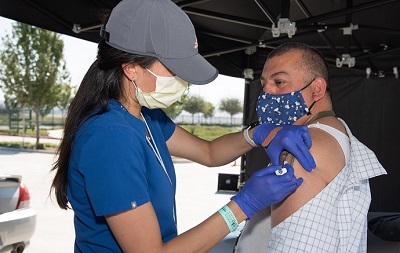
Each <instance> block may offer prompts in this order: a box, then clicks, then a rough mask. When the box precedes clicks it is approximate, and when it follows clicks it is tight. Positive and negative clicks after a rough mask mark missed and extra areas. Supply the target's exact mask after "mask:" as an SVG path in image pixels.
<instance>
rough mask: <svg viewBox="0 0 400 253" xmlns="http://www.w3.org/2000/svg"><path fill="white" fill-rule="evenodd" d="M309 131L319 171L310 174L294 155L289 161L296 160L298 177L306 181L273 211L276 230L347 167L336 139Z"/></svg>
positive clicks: (318, 132)
mask: <svg viewBox="0 0 400 253" xmlns="http://www.w3.org/2000/svg"><path fill="white" fill-rule="evenodd" d="M309 131H310V135H311V138H312V147H311V149H310V152H311V154H312V155H313V157H314V159H315V162H316V164H317V167H316V168H315V169H314V170H312V171H311V172H307V171H306V170H305V169H304V168H303V167H302V166H301V165H300V163H299V162H298V161H297V160H296V159H292V157H291V155H289V156H288V157H287V160H288V161H290V160H293V164H292V165H293V168H294V170H295V176H296V177H297V178H299V177H301V178H303V179H304V181H303V183H302V184H301V185H300V187H299V188H298V189H297V190H296V191H295V192H293V193H292V194H291V195H289V196H288V197H287V198H286V199H285V200H284V201H282V202H281V203H279V204H277V205H274V206H273V207H272V216H271V219H272V226H276V225H277V224H279V223H280V222H281V221H283V220H284V219H286V218H287V217H289V216H290V215H291V214H293V213H294V212H295V211H297V210H298V209H299V208H300V207H301V206H303V205H304V204H305V203H307V202H308V201H309V200H310V199H312V198H313V197H314V196H315V195H317V194H318V193H319V192H320V191H321V190H323V189H324V188H325V186H326V185H328V184H329V182H331V181H332V180H333V179H334V178H335V176H336V175H337V174H338V173H339V172H340V171H341V169H342V168H343V167H344V165H345V158H344V153H343V151H342V149H341V147H340V145H339V143H338V142H337V141H336V139H335V138H334V137H333V136H331V135H330V134H328V133H327V132H325V131H323V130H321V129H317V128H310V129H309Z"/></svg>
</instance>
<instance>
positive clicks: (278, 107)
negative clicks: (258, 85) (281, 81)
mask: <svg viewBox="0 0 400 253" xmlns="http://www.w3.org/2000/svg"><path fill="white" fill-rule="evenodd" d="M313 81H314V80H312V81H311V82H310V83H309V84H307V85H306V86H304V88H302V89H301V90H298V91H293V92H290V93H286V94H276V95H274V94H270V93H267V92H263V91H262V92H261V93H260V96H259V97H258V101H257V107H256V112H257V115H258V120H259V121H260V122H261V123H270V124H274V125H291V124H293V123H294V122H295V121H296V120H298V119H299V118H301V117H302V116H304V115H305V114H310V109H311V107H312V106H313V105H314V104H315V102H314V103H313V104H312V105H311V106H310V108H308V107H307V105H306V102H305V101H304V98H303V95H302V94H301V91H302V90H304V89H305V88H307V87H308V86H309V85H310V84H311V83H312V82H313Z"/></svg>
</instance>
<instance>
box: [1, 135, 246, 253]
mask: <svg viewBox="0 0 400 253" xmlns="http://www.w3.org/2000/svg"><path fill="white" fill-rule="evenodd" d="M60 137H61V131H52V132H51V134H50V138H42V139H41V141H40V142H41V143H47V142H51V143H56V144H57V143H59V142H60ZM22 138H23V141H26V142H35V141H36V139H35V138H30V137H19V136H4V135H0V141H10V140H11V141H22ZM54 161H55V154H54V153H52V152H48V151H45V152H37V151H31V150H26V149H13V148H0V168H1V172H2V173H8V174H19V175H22V177H23V181H24V182H25V183H26V185H27V186H28V189H29V191H30V195H31V203H32V207H33V208H34V209H35V210H36V212H37V226H36V231H35V234H34V235H33V238H32V240H31V244H30V245H29V246H28V248H27V249H26V250H25V251H24V253H50V252H51V253H54V252H57V253H71V252H73V244H74V228H73V212H72V211H71V210H62V209H60V208H58V206H57V205H56V203H55V199H54V197H53V195H52V196H49V190H50V185H51V181H52V178H53V176H54V174H53V173H52V172H50V169H51V167H52V165H53V163H54ZM174 164H175V169H176V176H177V193H176V204H177V220H178V232H179V233H183V232H185V231H186V230H188V229H190V228H192V227H194V226H196V225H197V224H199V223H200V222H202V221H203V220H205V219H206V218H208V217H209V216H210V215H212V214H213V213H214V212H216V211H217V210H218V209H219V208H220V207H222V206H223V205H224V204H226V203H227V202H228V201H229V199H230V197H232V196H233V193H232V192H222V193H221V192H217V185H218V174H219V173H227V174H239V173H240V166H239V165H240V159H238V160H237V161H236V163H230V164H227V165H225V166H221V167H215V168H209V167H205V166H202V165H199V164H196V163H193V162H190V161H187V160H184V159H174ZM228 248H229V246H228ZM212 252H213V253H214V252H215V253H216V252H218V253H225V252H229V253H230V252H232V250H231V249H228V250H227V251H221V250H218V251H215V250H213V251H212Z"/></svg>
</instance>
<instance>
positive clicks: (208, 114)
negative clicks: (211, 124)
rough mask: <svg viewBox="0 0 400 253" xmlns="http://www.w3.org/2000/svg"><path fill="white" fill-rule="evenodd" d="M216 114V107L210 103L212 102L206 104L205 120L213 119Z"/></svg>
mask: <svg viewBox="0 0 400 253" xmlns="http://www.w3.org/2000/svg"><path fill="white" fill-rule="evenodd" d="M214 112H215V106H214V105H213V104H212V103H210V102H206V103H205V104H204V111H203V116H204V118H206V119H207V118H211V117H212V116H214Z"/></svg>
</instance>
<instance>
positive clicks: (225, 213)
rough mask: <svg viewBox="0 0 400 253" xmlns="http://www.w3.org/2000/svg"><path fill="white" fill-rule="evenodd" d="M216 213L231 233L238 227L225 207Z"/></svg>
mask: <svg viewBox="0 0 400 253" xmlns="http://www.w3.org/2000/svg"><path fill="white" fill-rule="evenodd" d="M218 213H219V214H221V216H222V218H224V220H225V223H226V225H228V228H229V231H231V232H233V231H235V230H236V229H237V228H238V227H239V223H238V221H237V219H236V217H235V215H234V214H233V213H232V210H231V209H230V208H229V207H228V206H227V205H225V206H223V207H221V209H219V210H218Z"/></svg>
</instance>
